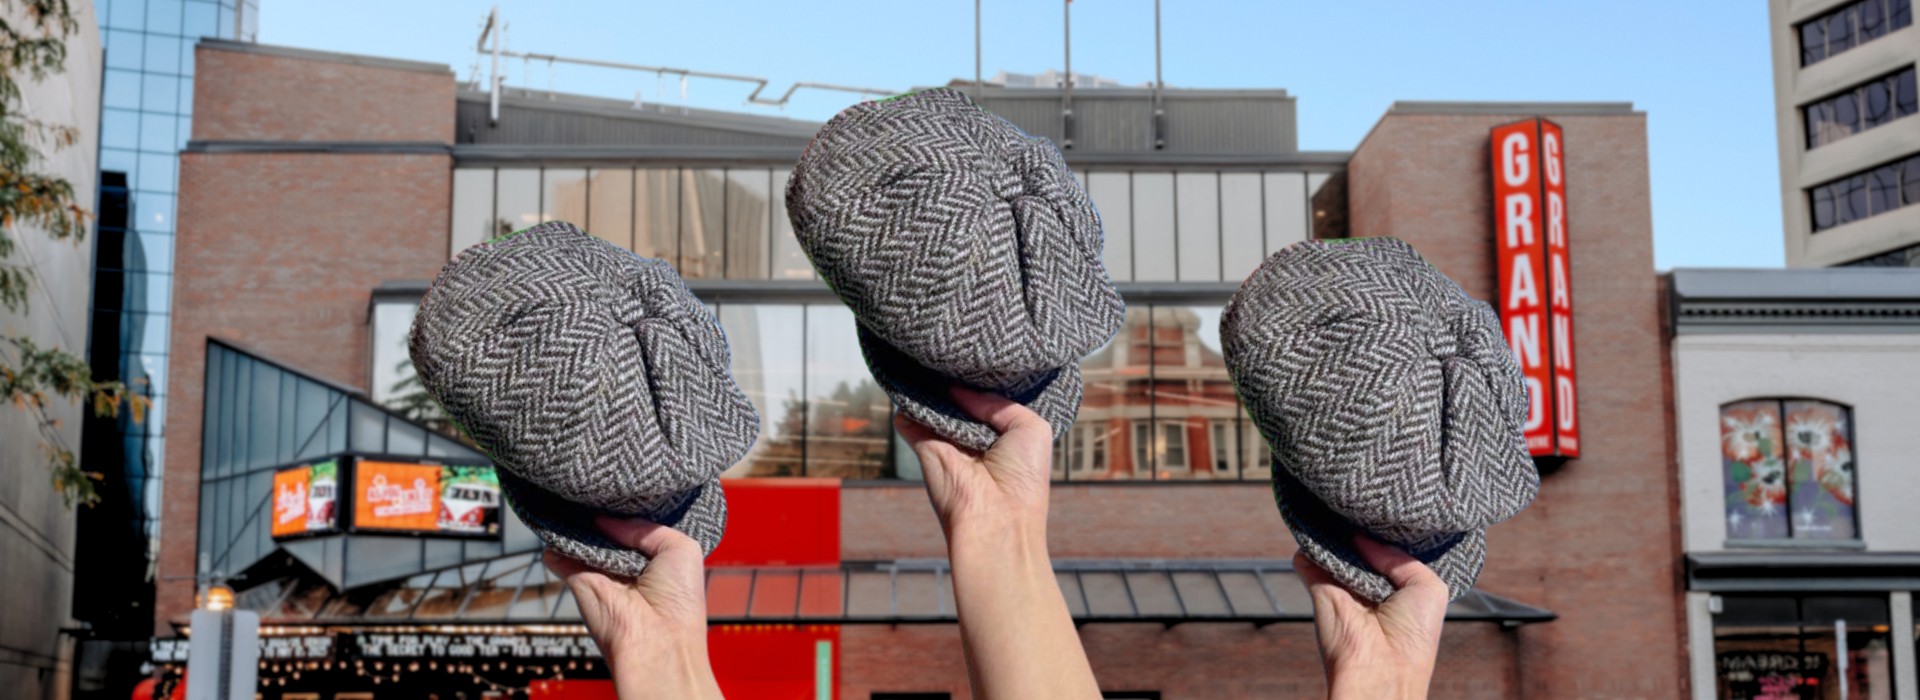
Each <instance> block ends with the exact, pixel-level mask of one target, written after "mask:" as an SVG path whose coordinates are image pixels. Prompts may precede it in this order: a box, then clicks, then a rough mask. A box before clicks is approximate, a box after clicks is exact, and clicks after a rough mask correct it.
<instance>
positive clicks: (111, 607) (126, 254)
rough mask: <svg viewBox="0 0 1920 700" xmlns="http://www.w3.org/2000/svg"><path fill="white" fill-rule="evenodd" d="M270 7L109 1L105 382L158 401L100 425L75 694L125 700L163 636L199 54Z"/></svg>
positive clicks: (84, 549)
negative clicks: (183, 189) (178, 199)
mask: <svg viewBox="0 0 1920 700" xmlns="http://www.w3.org/2000/svg"><path fill="white" fill-rule="evenodd" d="M259 8H260V5H259V0H102V1H101V2H98V3H97V4H96V6H95V12H96V16H97V17H98V18H99V22H100V26H99V29H100V35H101V39H102V42H103V43H104V44H105V48H106V51H105V53H106V55H105V71H104V72H105V74H104V76H103V79H102V87H101V101H100V102H101V110H100V115H99V127H100V160H99V168H100V182H101V188H100V198H99V201H98V202H97V203H96V204H95V208H94V211H95V212H97V215H98V219H97V229H96V237H95V239H94V240H95V241H96V243H95V245H96V246H97V248H96V250H95V255H94V293H93V304H92V307H93V308H92V318H91V319H90V321H91V324H92V333H91V338H92V341H91V345H90V347H89V349H88V355H89V358H88V359H89V360H90V363H91V365H92V369H93V376H94V377H95V378H98V379H108V380H119V381H124V382H127V383H128V384H129V385H131V386H133V387H134V388H135V390H136V391H138V392H140V393H143V394H145V395H147V396H149V397H150V398H151V399H152V401H153V408H152V410H151V411H149V412H148V413H147V415H146V416H145V417H144V420H142V421H139V422H137V423H136V422H134V421H133V420H131V417H130V416H126V417H122V418H119V419H99V418H92V417H89V418H88V419H87V420H86V421H85V425H84V427H83V433H82V434H83V438H82V439H83V441H84V443H85V445H86V449H84V450H82V451H81V455H80V456H81V460H82V466H83V468H84V469H86V470H87V471H90V472H97V473H100V474H103V475H106V476H105V478H103V479H102V480H101V481H100V482H99V490H100V494H101V498H102V500H101V502H100V503H99V504H98V505H97V506H95V507H92V508H85V509H81V510H80V514H79V533H78V537H79V541H80V542H81V543H82V546H81V547H79V548H78V551H77V554H76V556H75V561H74V569H75V576H74V587H75V596H74V606H73V611H72V615H73V617H74V618H75V619H78V620H81V621H83V622H85V623H87V624H88V625H89V629H90V633H89V634H90V635H91V637H92V639H91V641H89V642H88V643H86V644H83V645H82V647H81V658H80V659H79V664H78V665H79V667H80V668H79V678H80V682H79V683H77V684H76V686H75V689H76V692H77V693H79V694H80V695H82V696H85V695H86V694H88V693H90V692H95V691H97V692H101V693H105V694H108V695H113V696H114V697H126V695H125V693H124V692H121V691H123V690H125V689H126V688H125V687H122V686H124V685H125V684H124V683H123V682H122V681H124V680H126V679H128V678H131V679H133V680H137V679H138V677H139V676H138V675H137V674H128V673H126V672H127V671H128V670H129V668H132V667H134V666H137V664H138V662H139V660H140V659H141V658H143V657H144V656H145V642H144V640H145V639H146V638H147V637H149V636H150V635H151V631H152V620H153V613H152V607H153V596H154V593H153V587H154V577H155V566H154V561H155V557H156V556H157V555H158V550H159V536H160V535H159V528H160V515H161V514H160V501H161V491H160V483H161V482H160V479H161V476H162V475H163V473H164V472H165V467H164V461H165V455H166V439H167V432H168V431H167V425H166V403H167V395H168V391H167V376H166V375H167V356H168V348H167V333H168V330H169V325H170V324H169V319H170V318H171V312H172V291H173V252H174V242H173V241H174V232H175V228H176V227H175V224H174V210H175V206H174V199H175V194H176V192H177V191H178V187H177V182H178V177H177V173H178V171H179V153H180V150H181V148H182V147H184V146H185V144H186V142H187V138H188V134H189V133H190V132H191V130H192V122H193V78H194V60H193V46H194V43H195V42H196V41H198V40H199V39H200V38H201V37H219V38H227V39H239V40H242V41H252V40H253V38H254V36H255V34H256V31H257V30H256V28H257V25H258V17H259Z"/></svg>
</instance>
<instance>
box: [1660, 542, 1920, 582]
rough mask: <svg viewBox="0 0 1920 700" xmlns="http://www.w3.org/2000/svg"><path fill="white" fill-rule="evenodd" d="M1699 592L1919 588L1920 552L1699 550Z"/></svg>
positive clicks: (1693, 560)
mask: <svg viewBox="0 0 1920 700" xmlns="http://www.w3.org/2000/svg"><path fill="white" fill-rule="evenodd" d="M1687 589H1688V590H1694V591H1713V592H1732V591H1903V590H1913V589H1920V552H1832V551H1829V552H1806V551H1791V550H1787V551H1742V552H1694V553H1691V554H1688V555H1687Z"/></svg>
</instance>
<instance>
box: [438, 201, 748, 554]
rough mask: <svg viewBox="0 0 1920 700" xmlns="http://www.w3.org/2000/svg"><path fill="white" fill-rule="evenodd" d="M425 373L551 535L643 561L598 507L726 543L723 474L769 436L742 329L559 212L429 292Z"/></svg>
mask: <svg viewBox="0 0 1920 700" xmlns="http://www.w3.org/2000/svg"><path fill="white" fill-rule="evenodd" d="M408 349H409V351H410V352H411V354H412V356H413V364H414V368H415V369H416V370H417V371H418V372H419V375H420V381H421V383H422V384H424V385H425V386H426V388H427V390H428V391H429V392H432V394H433V396H434V397H435V398H436V399H438V400H439V402H440V405H441V406H442V407H444V408H445V409H446V412H447V414H448V415H449V416H450V417H452V418H453V420H454V421H455V422H456V423H457V424H458V425H459V426H460V427H461V428H462V429H463V430H464V431H466V434H467V435H468V436H469V437H471V438H472V439H473V441H474V442H476V443H478V444H479V445H480V447H481V448H482V449H484V450H485V451H486V452H487V454H488V455H489V456H491V457H492V458H493V459H494V462H495V463H496V466H497V467H498V468H499V471H500V485H501V486H502V488H503V489H504V490H505V491H506V495H507V501H508V502H509V503H511V504H512V506H513V509H514V512H515V513H518V514H519V516H520V519H521V520H523V521H525V522H526V524H527V525H528V526H529V527H531V528H533V530H534V531H535V532H536V533H538V534H539V535H540V539H541V540H542V541H544V542H545V543H546V545H547V547H549V548H551V549H553V550H555V551H557V552H559V553H561V554H563V555H566V556H568V557H571V558H573V559H575V560H578V561H580V562H582V563H585V564H587V565H590V566H593V567H595V568H598V569H601V570H604V571H607V572H610V573H614V574H621V575H627V576H633V575H638V574H639V573H640V572H641V571H642V570H643V569H645V568H646V563H647V559H646V557H645V556H643V555H641V554H640V553H639V552H637V551H634V550H631V549H627V548H625V547H622V546H620V545H619V544H616V543H615V542H613V541H611V540H609V539H607V538H606V537H604V536H602V535H601V534H600V533H599V531H598V530H597V529H596V528H595V526H594V522H593V520H594V517H595V516H596V515H599V514H607V515H614V516H620V517H640V518H645V519H647V520H651V521H653V522H656V523H660V524H662V525H666V526H669V527H672V528H674V529H676V530H679V531H680V532H682V533H685V534H686V535H687V536H689V537H691V538H693V540H694V541H696V542H699V543H700V546H701V548H702V549H704V550H706V551H707V552H709V553H711V552H712V551H713V548H714V546H715V545H718V544H719V543H720V536H721V534H722V533H723V532H724V531H725V530H726V522H727V504H726V498H725V496H724V495H723V494H722V493H721V490H720V480H719V477H720V472H721V471H722V470H724V469H726V468H727V467H728V466H730V465H732V464H733V463H734V462H736V461H738V460H739V459H740V457H741V456H742V455H744V454H746V451H747V449H748V448H750V447H751V446H752V445H753V441H754V438H755V437H757V436H758V434H759V425H760V419H759V418H758V417H757V416H756V415H755V414H754V410H753V405H752V404H750V403H748V402H747V398H746V396H745V395H744V394H742V393H741V391H740V387H739V386H737V385H735V384H734V382H733V377H732V375H731V374H729V373H728V358H727V340H726V336H725V335H724V334H723V332H722V331H721V329H720V325H719V324H718V323H717V322H715V321H714V318H713V314H710V313H708V312H707V310H706V308H705V307H703V306H702V305H701V304H700V301H699V300H698V299H695V298H694V296H693V294H692V292H689V291H688V290H687V287H686V285H685V284H684V283H682V282H681V281H680V276H679V275H678V274H677V273H675V272H674V270H673V267H672V266H671V265H668V264H667V263H666V262H664V261H660V260H654V259H652V258H646V257H641V256H639V255H636V254H634V253H631V252H628V251H625V250H621V249H620V248H618V247H615V246H614V245H613V244H610V243H607V242H606V241H602V240H600V239H598V238H595V237H593V236H590V235H587V234H586V233H585V232H583V231H581V230H580V229H578V228H574V227H573V226H572V225H571V224H567V223H564V222H558V221H555V222H550V223H544V224H540V225H538V226H535V227H533V228H530V229H527V230H525V231H521V232H519V233H515V234H512V235H509V236H506V237H503V238H498V239H494V240H492V241H488V242H486V243H483V244H480V245H477V246H474V247H472V248H468V249H467V250H465V251H463V252H461V253H460V254H459V255H457V256H455V257H454V259H453V261H452V262H449V263H447V266H446V268H445V269H442V270H441V271H440V277H439V278H438V279H436V280H434V283H433V286H432V287H431V288H429V289H428V290H427V294H426V297H425V298H423V299H422V300H421V302H420V309H419V312H418V315H416V316H415V317H414V321H413V334H412V337H411V339H410V342H409V343H408Z"/></svg>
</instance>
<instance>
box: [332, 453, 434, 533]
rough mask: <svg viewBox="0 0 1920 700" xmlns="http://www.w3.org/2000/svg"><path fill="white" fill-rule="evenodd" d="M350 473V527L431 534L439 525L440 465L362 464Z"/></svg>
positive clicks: (363, 462)
mask: <svg viewBox="0 0 1920 700" xmlns="http://www.w3.org/2000/svg"><path fill="white" fill-rule="evenodd" d="M353 471H354V474H353V526H354V528H355V529H365V530H411V531H415V532H433V531H434V530H435V529H437V527H438V525H439V512H440V466H439V465H425V464H398V463H394V462H371V461H362V462H360V463H359V465H358V466H356V467H355V468H354V470H353Z"/></svg>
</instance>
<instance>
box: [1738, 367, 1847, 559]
mask: <svg viewBox="0 0 1920 700" xmlns="http://www.w3.org/2000/svg"><path fill="white" fill-rule="evenodd" d="M1720 440H1721V460H1722V464H1723V466H1724V474H1725V488H1724V493H1725V494H1726V511H1727V539H1729V540H1755V539H1759V540H1768V539H1818V540H1852V539H1857V538H1858V536H1859V535H1858V533H1857V531H1856V529H1855V524H1854V511H1853V499H1854V464H1853V449H1852V442H1853V430H1852V420H1851V416H1850V414H1849V412H1848V411H1847V409H1846V408H1845V407H1843V406H1840V405H1837V404H1832V403H1827V402H1824V401H1804V400H1801V401H1779V400H1773V399H1768V400H1759V401H1742V402H1739V403H1732V404H1727V405H1725V406H1722V407H1721V408H1720Z"/></svg>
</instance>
